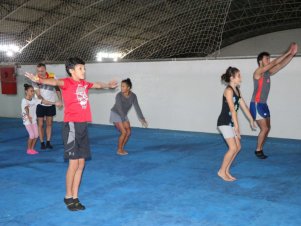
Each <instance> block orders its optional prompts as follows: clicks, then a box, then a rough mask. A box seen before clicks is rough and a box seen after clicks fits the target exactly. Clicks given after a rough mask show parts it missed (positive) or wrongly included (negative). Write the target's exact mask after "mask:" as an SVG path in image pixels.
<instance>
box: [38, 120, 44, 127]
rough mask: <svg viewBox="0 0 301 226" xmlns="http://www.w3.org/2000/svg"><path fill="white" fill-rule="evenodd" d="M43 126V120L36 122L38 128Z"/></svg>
mask: <svg viewBox="0 0 301 226" xmlns="http://www.w3.org/2000/svg"><path fill="white" fill-rule="evenodd" d="M43 125H44V121H43V120H38V126H39V127H41V128H42V127H43Z"/></svg>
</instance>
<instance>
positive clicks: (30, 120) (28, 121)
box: [21, 84, 61, 155]
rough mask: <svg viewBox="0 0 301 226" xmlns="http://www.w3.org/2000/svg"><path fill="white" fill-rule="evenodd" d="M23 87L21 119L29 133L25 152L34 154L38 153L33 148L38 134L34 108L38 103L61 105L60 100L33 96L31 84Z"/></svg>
mask: <svg viewBox="0 0 301 226" xmlns="http://www.w3.org/2000/svg"><path fill="white" fill-rule="evenodd" d="M24 89H25V98H23V99H22V103H21V111H22V119H23V124H24V126H25V127H26V130H27V132H28V134H29V138H28V143H27V154H29V155H35V154H38V153H39V152H37V151H36V150H34V147H35V144H36V141H37V138H38V137H39V134H38V126H37V115H36V108H37V105H38V104H41V103H45V104H55V105H57V106H61V103H60V102H57V103H53V102H49V101H46V100H41V99H37V98H35V97H34V94H35V93H34V89H33V87H32V85H28V84H24Z"/></svg>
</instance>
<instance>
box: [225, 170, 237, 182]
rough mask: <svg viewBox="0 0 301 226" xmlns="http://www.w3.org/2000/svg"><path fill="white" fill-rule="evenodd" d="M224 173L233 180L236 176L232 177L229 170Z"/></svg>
mask: <svg viewBox="0 0 301 226" xmlns="http://www.w3.org/2000/svg"><path fill="white" fill-rule="evenodd" d="M226 175H227V176H228V177H229V178H230V179H232V180H233V181H234V180H237V178H236V177H233V176H232V175H231V174H230V173H229V172H226Z"/></svg>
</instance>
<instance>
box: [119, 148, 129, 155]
mask: <svg viewBox="0 0 301 226" xmlns="http://www.w3.org/2000/svg"><path fill="white" fill-rule="evenodd" d="M127 154H128V152H127V151H125V150H119V149H118V151H117V155H127Z"/></svg>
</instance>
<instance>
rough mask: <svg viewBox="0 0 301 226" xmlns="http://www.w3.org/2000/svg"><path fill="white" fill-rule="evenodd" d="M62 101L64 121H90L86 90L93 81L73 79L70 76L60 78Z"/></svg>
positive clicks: (87, 90)
mask: <svg viewBox="0 0 301 226" xmlns="http://www.w3.org/2000/svg"><path fill="white" fill-rule="evenodd" d="M61 80H63V81H64V86H61V87H60V88H61V90H62V96H63V101H64V108H65V110H64V122H91V121H92V116H91V109H90V103H89V97H88V92H89V89H90V88H91V87H92V86H93V83H90V82H87V81H85V80H80V81H75V80H73V79H72V78H64V79H61Z"/></svg>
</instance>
